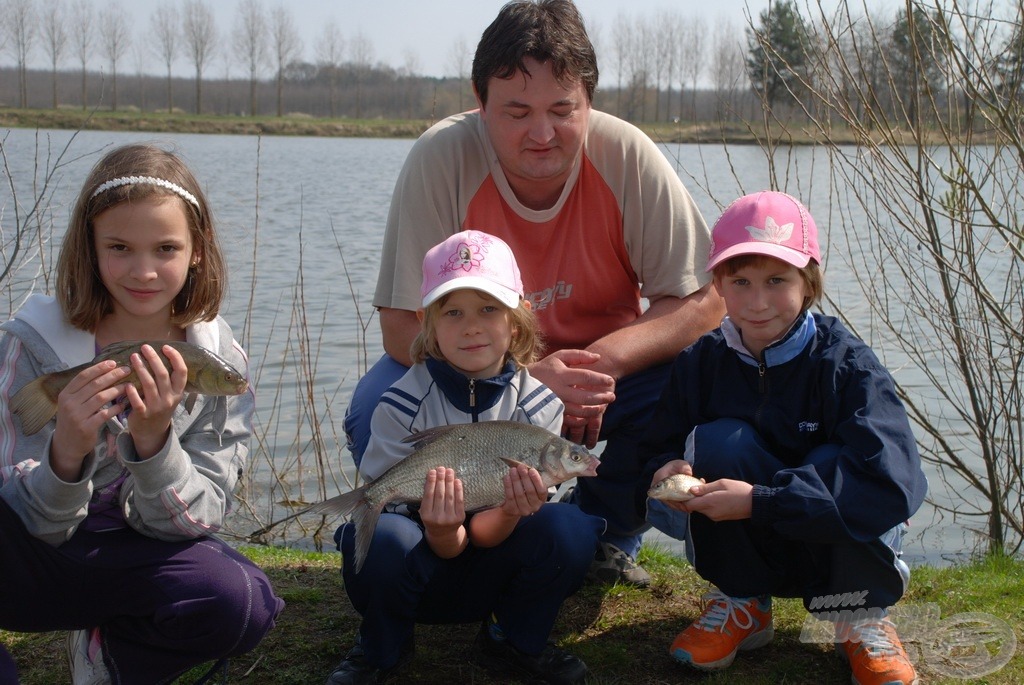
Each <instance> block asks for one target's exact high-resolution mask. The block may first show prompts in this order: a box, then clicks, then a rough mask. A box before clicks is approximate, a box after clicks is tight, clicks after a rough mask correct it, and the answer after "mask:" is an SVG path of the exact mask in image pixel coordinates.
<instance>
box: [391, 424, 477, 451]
mask: <svg viewBox="0 0 1024 685" xmlns="http://www.w3.org/2000/svg"><path fill="white" fill-rule="evenodd" d="M469 425H472V424H466V423H457V424H452V425H450V426H434V427H433V428H426V429H424V430H421V431H420V432H418V433H413V434H412V435H407V436H405V437H404V438H402V442H405V443H409V442H411V443H412V448H413V450H420V449H423V448H424V447H426V446H427V445H429V444H430V443H432V442H434V441H436V440H440V439H441V438H443V437H445V436H446V435H448V434H449V433H451V432H452V431H457V430H462V429H464V428H465V427H466V426H469Z"/></svg>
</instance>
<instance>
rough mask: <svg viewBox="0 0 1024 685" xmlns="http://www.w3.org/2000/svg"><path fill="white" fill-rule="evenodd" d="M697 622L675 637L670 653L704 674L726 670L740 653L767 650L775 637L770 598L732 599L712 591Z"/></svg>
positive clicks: (707, 595)
mask: <svg viewBox="0 0 1024 685" xmlns="http://www.w3.org/2000/svg"><path fill="white" fill-rule="evenodd" d="M703 599H704V600H705V601H707V602H708V605H707V606H706V607H704V611H703V612H702V613H701V615H700V616H699V617H697V620H696V621H694V622H693V623H692V624H691V625H690V627H689V628H687V629H686V630H684V631H683V632H681V633H679V634H678V635H676V639H675V640H674V641H673V642H672V646H671V647H670V648H669V653H670V654H671V655H672V657H673V658H674V659H676V660H677V661H681V662H683V663H684V664H689V665H690V666H693V667H694V668H698V669H700V670H702V671H717V670H719V669H722V668H727V667H728V666H729V664H731V663H732V662H733V659H735V658H736V652H738V651H739V650H741V649H742V650H744V651H746V650H749V649H757V648H758V647H764V646H765V645H766V644H768V643H769V642H771V641H772V638H773V637H775V628H774V627H772V598H771V597H729V596H727V595H724V594H722V593H721V592H718V591H717V590H715V591H712V592H710V593H708V594H706V595H704V597H703Z"/></svg>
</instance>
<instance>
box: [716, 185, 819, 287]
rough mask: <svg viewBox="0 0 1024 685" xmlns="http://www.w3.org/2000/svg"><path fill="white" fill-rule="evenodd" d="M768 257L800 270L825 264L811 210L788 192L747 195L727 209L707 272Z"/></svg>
mask: <svg viewBox="0 0 1024 685" xmlns="http://www.w3.org/2000/svg"><path fill="white" fill-rule="evenodd" d="M753 254H758V255H765V256H766V257H775V258H776V259H781V260H782V261H784V262H786V263H788V264H792V265H793V266H795V267H796V268H798V269H802V268H804V267H805V266H807V263H808V262H809V261H810V260H812V259H813V260H814V261H816V262H817V263H818V264H821V250H820V249H819V248H818V227H817V226H815V225H814V219H813V218H811V213H810V212H808V211H807V208H806V207H804V206H803V205H802V204H800V201H799V200H797V199H796V198H793V197H790V196H789V195H786V194H785V193H777V192H774V191H770V190H765V191H762V192H759V193H752V194H750V195H744V196H743V197H741V198H739V199H738V200H736V201H734V202H733V203H732V204H731V205H729V206H728V207H726V208H725V211H724V212H722V216H720V217H719V218H718V221H716V222H715V226H714V228H712V229H711V254H710V255H709V256H708V266H707V271H711V270H712V269H714V268H715V267H716V266H717V265H718V264H721V263H722V262H724V261H725V260H726V259H731V258H732V257H736V256H739V255H753Z"/></svg>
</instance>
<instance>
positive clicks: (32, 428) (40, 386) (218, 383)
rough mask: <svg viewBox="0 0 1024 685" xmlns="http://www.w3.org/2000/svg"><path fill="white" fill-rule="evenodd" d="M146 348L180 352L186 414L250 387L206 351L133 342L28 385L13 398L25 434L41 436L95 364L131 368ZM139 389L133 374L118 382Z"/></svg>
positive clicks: (184, 344) (112, 347) (176, 343)
mask: <svg viewBox="0 0 1024 685" xmlns="http://www.w3.org/2000/svg"><path fill="white" fill-rule="evenodd" d="M143 345H150V346H152V347H153V349H154V350H156V351H157V352H158V353H159V352H160V350H161V349H162V348H163V346H164V345H170V346H171V347H173V348H174V349H176V350H177V351H178V352H179V353H180V354H181V356H182V358H183V359H184V360H185V364H186V365H187V366H188V380H187V381H186V382H185V392H186V398H185V410H186V411H188V412H191V411H192V407H194V406H195V403H196V395H197V394H202V395H240V394H242V393H243V392H245V391H246V389H247V388H248V387H249V381H248V380H246V378H245V377H244V376H243V375H242V374H240V373H239V372H238V371H237V370H236V369H235V368H234V367H232V366H231V365H230V364H228V363H227V362H226V361H224V360H223V359H221V358H220V357H219V356H217V355H216V354H214V353H213V352H210V351H209V350H208V349H206V348H205V347H200V346H199V345H193V344H192V343H187V342H181V341H178V340H154V341H152V342H151V341H131V340H125V341H122V342H116V343H112V344H110V345H107V346H106V347H104V348H103V349H102V350H101V351H100V353H99V354H98V355H96V358H95V359H93V360H92V361H91V362H87V363H85V364H80V365H78V366H76V367H74V368H72V369H65V370H64V371H54V372H53V373H46V374H43V375H42V376H39V377H38V378H36V379H34V380H32V381H31V382H29V383H26V384H25V385H24V387H22V388H21V389H20V390H18V392H17V393H15V394H14V397H12V398H11V411H12V412H14V413H15V414H17V415H18V416H20V417H21V430H22V432H23V433H24V434H25V435H32V434H33V433H37V432H39V429H40V428H42V427H43V426H45V425H46V423H47V422H48V421H49V420H50V419H52V418H53V417H54V415H55V414H56V413H57V395H59V394H60V391H61V390H63V389H64V388H65V387H66V386H67V384H68V383H70V382H71V379H72V378H74V377H75V376H77V375H78V374H79V373H81V372H82V371H83V370H84V369H87V368H88V367H90V366H93V365H94V364H98V363H100V362H102V361H105V360H107V359H113V360H114V361H115V362H117V363H118V365H120V366H128V363H129V358H130V357H131V355H132V354H134V353H135V352H138V351H139V350H140V349H141V348H142V346H143ZM160 358H161V359H163V362H164V365H165V366H166V367H167V368H168V369H170V368H171V363H170V361H169V360H168V359H167V358H166V357H164V356H163V355H162V354H161V355H160ZM122 383H131V384H132V385H134V386H135V387H136V388H137V387H139V378H138V375H137V374H136V373H135V372H134V371H132V372H131V373H130V374H128V375H127V376H126V377H125V378H122V379H121V380H120V381H118V385H120V384H122Z"/></svg>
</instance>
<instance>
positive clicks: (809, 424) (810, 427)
mask: <svg viewBox="0 0 1024 685" xmlns="http://www.w3.org/2000/svg"><path fill="white" fill-rule="evenodd" d="M818 425H819V424H818V422H817V421H801V422H800V423H798V424H797V425H796V427H797V430H799V431H800V432H801V433H813V432H814V431H816V430H818Z"/></svg>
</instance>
